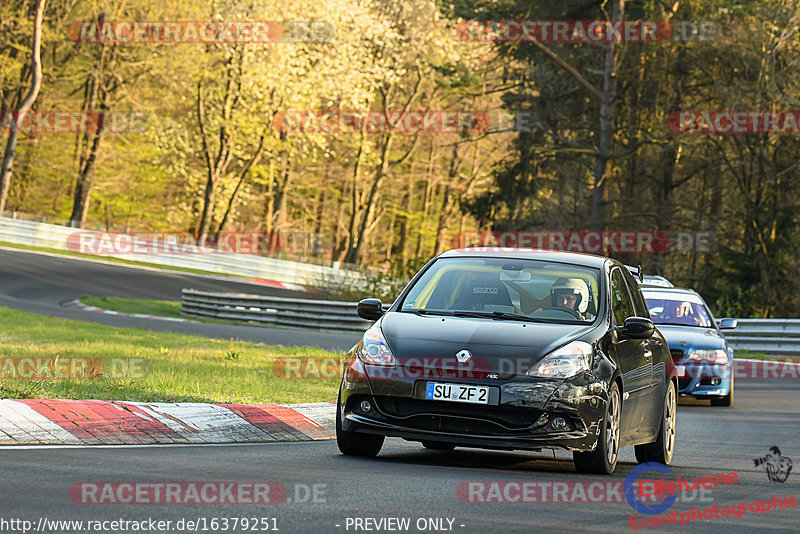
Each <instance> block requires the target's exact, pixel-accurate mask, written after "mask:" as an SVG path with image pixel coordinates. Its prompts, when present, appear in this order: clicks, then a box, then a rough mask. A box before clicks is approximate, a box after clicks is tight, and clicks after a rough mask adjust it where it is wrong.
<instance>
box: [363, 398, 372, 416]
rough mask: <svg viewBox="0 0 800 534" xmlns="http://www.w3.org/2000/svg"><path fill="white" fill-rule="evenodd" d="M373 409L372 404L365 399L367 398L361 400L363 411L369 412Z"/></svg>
mask: <svg viewBox="0 0 800 534" xmlns="http://www.w3.org/2000/svg"><path fill="white" fill-rule="evenodd" d="M371 409H372V405H371V404H370V403H369V401H365V400H363V401H361V411H362V412H364V413H367V412H369V411H370V410H371Z"/></svg>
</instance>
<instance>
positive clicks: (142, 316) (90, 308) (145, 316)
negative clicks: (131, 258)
mask: <svg viewBox="0 0 800 534" xmlns="http://www.w3.org/2000/svg"><path fill="white" fill-rule="evenodd" d="M64 306H67V307H70V308H78V309H80V310H83V311H89V312H96V313H104V314H106V315H120V316H123V317H136V318H138V319H160V320H162V321H172V322H175V323H197V322H198V321H192V320H191V319H184V318H182V317H163V316H161V315H148V314H146V313H126V312H118V311H113V310H104V309H103V308H98V307H97V306H89V305H88V304H84V303H83V302H81V301H80V300H78V299H75V300H70V301H69V302H65V303H64Z"/></svg>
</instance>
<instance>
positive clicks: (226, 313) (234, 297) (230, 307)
mask: <svg viewBox="0 0 800 534" xmlns="http://www.w3.org/2000/svg"><path fill="white" fill-rule="evenodd" d="M387 307H388V306H387ZM181 315H185V316H187V317H211V318H214V319H228V320H235V321H253V322H257V323H262V324H271V325H278V326H300V327H305V328H315V329H328V330H346V331H352V332H363V331H365V330H366V329H367V328H369V327H370V325H371V324H372V321H366V320H364V319H362V318H361V317H359V316H358V314H357V312H356V303H355V302H341V301H331V300H313V299H289V298H283V297H266V296H261V295H248V294H244V293H215V292H212V291H200V290H197V289H184V290H183V291H182V294H181Z"/></svg>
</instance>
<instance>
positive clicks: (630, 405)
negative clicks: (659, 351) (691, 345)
mask: <svg viewBox="0 0 800 534" xmlns="http://www.w3.org/2000/svg"><path fill="white" fill-rule="evenodd" d="M611 310H612V320H613V321H614V326H615V327H618V328H621V327H622V326H623V325H624V324H625V319H627V318H628V317H633V316H635V315H636V313H635V309H634V306H633V299H632V298H631V295H630V291H629V290H628V284H627V283H626V282H625V277H624V276H623V274H622V270H621V269H620V268H619V267H614V268H613V269H612V271H611ZM612 350H613V351H614V352H615V354H616V357H617V361H618V362H619V366H620V373H621V375H622V392H623V393H622V398H623V401H622V419H621V426H622V433H623V435H626V436H630V435H632V434H637V433H638V432H639V430H640V427H641V424H642V418H643V417H644V415H645V413H646V412H648V411H649V408H650V404H651V400H652V393H651V389H652V387H651V386H652V380H653V378H652V375H653V370H652V366H653V360H652V353H651V352H650V351H648V350H647V349H646V347H645V343H644V340H641V339H630V338H625V337H623V336H622V335H621V334H619V333H618V332H615V334H614V335H613V338H612Z"/></svg>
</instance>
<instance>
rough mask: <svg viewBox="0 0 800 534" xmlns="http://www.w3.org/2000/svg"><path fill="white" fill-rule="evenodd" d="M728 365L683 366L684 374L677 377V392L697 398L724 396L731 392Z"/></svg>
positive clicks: (730, 371)
mask: <svg viewBox="0 0 800 534" xmlns="http://www.w3.org/2000/svg"><path fill="white" fill-rule="evenodd" d="M732 372H733V371H732V368H731V367H730V366H709V365H702V364H701V365H695V366H690V365H686V366H685V374H684V376H682V377H681V376H679V377H678V393H679V394H680V395H690V396H693V397H695V398H698V399H707V398H710V397H725V396H727V395H729V394H730V392H731V383H732V379H731V373H732Z"/></svg>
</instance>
